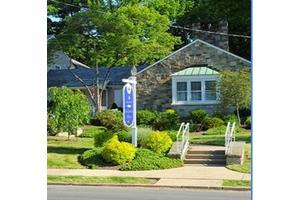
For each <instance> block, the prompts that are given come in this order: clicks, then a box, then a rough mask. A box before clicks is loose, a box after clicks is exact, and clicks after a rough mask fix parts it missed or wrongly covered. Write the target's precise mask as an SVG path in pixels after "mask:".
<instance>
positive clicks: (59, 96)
mask: <svg viewBox="0 0 300 200" xmlns="http://www.w3.org/2000/svg"><path fill="white" fill-rule="evenodd" d="M48 100H49V102H50V103H49V104H50V105H49V106H48V126H51V129H52V130H56V131H57V132H59V131H66V132H68V136H70V135H71V134H72V133H76V132H77V129H78V128H79V126H80V125H84V124H85V123H87V122H88V120H89V112H90V105H89V103H88V100H87V98H86V96H85V95H84V94H83V93H82V92H81V91H79V90H75V91H72V90H71V89H69V88H67V87H62V88H56V87H53V88H50V89H49V99H48Z"/></svg>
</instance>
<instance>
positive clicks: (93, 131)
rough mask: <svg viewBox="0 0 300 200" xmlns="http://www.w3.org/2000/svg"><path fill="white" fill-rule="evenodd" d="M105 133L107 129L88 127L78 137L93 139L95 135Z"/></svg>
mask: <svg viewBox="0 0 300 200" xmlns="http://www.w3.org/2000/svg"><path fill="white" fill-rule="evenodd" d="M106 131H107V129H106V128H105V127H97V126H93V127H88V128H85V129H84V130H83V133H82V134H81V135H79V137H83V138H94V137H95V135H97V134H98V133H100V132H106Z"/></svg>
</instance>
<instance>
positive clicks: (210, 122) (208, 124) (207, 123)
mask: <svg viewBox="0 0 300 200" xmlns="http://www.w3.org/2000/svg"><path fill="white" fill-rule="evenodd" d="M222 125H224V121H223V120H222V119H220V118H217V117H206V118H205V120H204V121H203V127H204V129H206V130H207V129H210V128H215V127H219V126H222Z"/></svg>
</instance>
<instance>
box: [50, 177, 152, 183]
mask: <svg viewBox="0 0 300 200" xmlns="http://www.w3.org/2000/svg"><path fill="white" fill-rule="evenodd" d="M47 179H48V183H70V184H72V183H73V184H74V183H77V184H78V183H131V184H154V183H155V182H156V180H155V179H146V178H138V177H117V176H114V177H113V176H112V177H93V176H48V177H47Z"/></svg>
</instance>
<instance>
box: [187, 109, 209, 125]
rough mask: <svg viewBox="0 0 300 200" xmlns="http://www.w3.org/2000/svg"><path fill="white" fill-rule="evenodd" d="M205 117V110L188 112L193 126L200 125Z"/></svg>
mask: <svg viewBox="0 0 300 200" xmlns="http://www.w3.org/2000/svg"><path fill="white" fill-rule="evenodd" d="M207 115H208V114H207V112H206V111H205V110H201V109H197V110H193V111H191V112H190V119H191V120H192V122H193V123H195V124H201V123H202V122H203V120H204V119H205V117H206V116H207Z"/></svg>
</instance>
